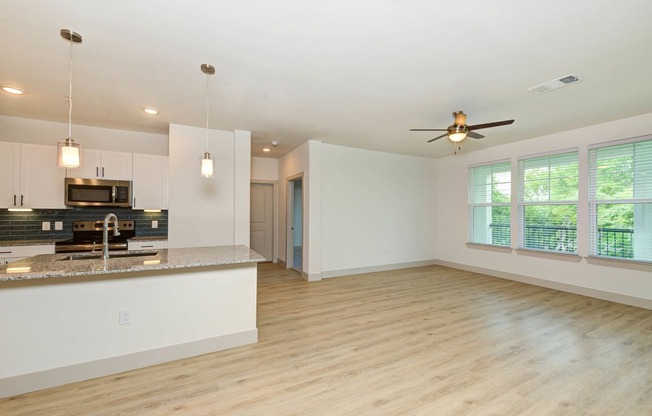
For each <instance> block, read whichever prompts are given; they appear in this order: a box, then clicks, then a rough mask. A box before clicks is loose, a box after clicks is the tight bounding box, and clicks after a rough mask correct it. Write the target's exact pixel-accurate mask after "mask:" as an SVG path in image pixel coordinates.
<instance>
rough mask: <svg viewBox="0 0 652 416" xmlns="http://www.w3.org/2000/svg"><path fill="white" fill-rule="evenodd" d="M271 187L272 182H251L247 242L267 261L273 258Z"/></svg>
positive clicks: (272, 195) (272, 194) (272, 197)
mask: <svg viewBox="0 0 652 416" xmlns="http://www.w3.org/2000/svg"><path fill="white" fill-rule="evenodd" d="M273 189H274V187H273V185H272V184H262V183H252V184H251V204H250V206H251V212H250V214H251V216H250V221H251V224H250V228H249V229H250V234H249V244H250V245H251V249H252V250H253V251H255V252H257V253H259V254H261V255H262V256H263V257H265V259H266V260H267V261H272V260H273V254H272V247H273V241H274V236H273V218H274V215H273V207H274V203H273V202H274V201H273V199H274V193H273Z"/></svg>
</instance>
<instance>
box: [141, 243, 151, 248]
mask: <svg viewBox="0 0 652 416" xmlns="http://www.w3.org/2000/svg"><path fill="white" fill-rule="evenodd" d="M140 248H154V246H153V245H151V244H150V245H149V246H140Z"/></svg>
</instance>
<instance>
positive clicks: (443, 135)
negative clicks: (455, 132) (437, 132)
mask: <svg viewBox="0 0 652 416" xmlns="http://www.w3.org/2000/svg"><path fill="white" fill-rule="evenodd" d="M447 135H448V133H444V134H442V135H441V136H437V137H435V138H434V139H430V140H428V143H430V142H434V141H435V140H437V139H441V138H442V137H445V136H447Z"/></svg>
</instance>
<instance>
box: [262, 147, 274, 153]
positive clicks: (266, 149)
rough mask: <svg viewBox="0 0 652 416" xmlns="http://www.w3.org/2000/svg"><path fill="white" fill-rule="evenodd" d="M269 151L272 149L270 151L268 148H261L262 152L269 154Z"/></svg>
mask: <svg viewBox="0 0 652 416" xmlns="http://www.w3.org/2000/svg"><path fill="white" fill-rule="evenodd" d="M270 150H272V149H270V148H269V147H263V152H269V151H270Z"/></svg>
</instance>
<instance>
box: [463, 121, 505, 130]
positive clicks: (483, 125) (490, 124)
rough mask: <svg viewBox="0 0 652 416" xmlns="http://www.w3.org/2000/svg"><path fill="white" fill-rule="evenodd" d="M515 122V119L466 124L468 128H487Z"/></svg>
mask: <svg viewBox="0 0 652 416" xmlns="http://www.w3.org/2000/svg"><path fill="white" fill-rule="evenodd" d="M513 122H514V120H503V121H494V122H492V123H484V124H475V125H473V126H466V128H468V129H469V130H479V129H487V128H489V127H498V126H506V125H508V124H512V123H513Z"/></svg>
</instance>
